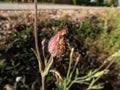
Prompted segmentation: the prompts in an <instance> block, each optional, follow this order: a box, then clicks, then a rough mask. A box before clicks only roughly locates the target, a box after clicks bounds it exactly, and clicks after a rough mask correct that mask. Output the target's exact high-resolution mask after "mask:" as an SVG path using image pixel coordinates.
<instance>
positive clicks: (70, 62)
mask: <svg viewBox="0 0 120 90" xmlns="http://www.w3.org/2000/svg"><path fill="white" fill-rule="evenodd" d="M73 51H74V48H72V49H71V53H70V61H69V67H68V72H67V79H68V78H69V75H70V70H71V64H72V56H73Z"/></svg>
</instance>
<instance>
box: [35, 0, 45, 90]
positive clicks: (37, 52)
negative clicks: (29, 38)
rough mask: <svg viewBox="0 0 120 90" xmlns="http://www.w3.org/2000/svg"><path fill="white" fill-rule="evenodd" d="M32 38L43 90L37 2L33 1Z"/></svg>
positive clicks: (43, 89)
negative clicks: (33, 38)
mask: <svg viewBox="0 0 120 90" xmlns="http://www.w3.org/2000/svg"><path fill="white" fill-rule="evenodd" d="M34 6H35V7H34V20H35V21H34V37H35V49H36V56H37V60H38V63H39V73H40V74H41V79H42V90H45V88H44V87H45V86H44V80H45V76H42V73H43V71H44V70H43V63H42V61H41V56H40V51H39V46H38V29H37V0H34Z"/></svg>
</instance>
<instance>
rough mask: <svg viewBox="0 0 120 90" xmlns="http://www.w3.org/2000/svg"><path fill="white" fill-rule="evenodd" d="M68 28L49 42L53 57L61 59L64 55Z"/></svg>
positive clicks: (49, 49)
mask: <svg viewBox="0 0 120 90" xmlns="http://www.w3.org/2000/svg"><path fill="white" fill-rule="evenodd" d="M67 33H68V28H67V27H65V28H64V29H63V30H60V31H58V32H57V33H56V34H55V35H54V36H53V37H52V38H51V39H50V41H49V42H48V51H49V52H50V54H51V55H52V56H53V57H59V56H61V55H63V54H64V51H65V48H66V42H65V35H66V34H67Z"/></svg>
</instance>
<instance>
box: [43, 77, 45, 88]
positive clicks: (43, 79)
mask: <svg viewBox="0 0 120 90" xmlns="http://www.w3.org/2000/svg"><path fill="white" fill-rule="evenodd" d="M42 90H45V76H42Z"/></svg>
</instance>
